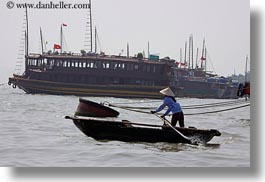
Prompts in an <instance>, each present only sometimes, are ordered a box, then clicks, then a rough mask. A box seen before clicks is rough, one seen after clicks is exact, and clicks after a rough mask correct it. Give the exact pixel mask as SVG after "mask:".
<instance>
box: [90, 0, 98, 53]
mask: <svg viewBox="0 0 265 182" xmlns="http://www.w3.org/2000/svg"><path fill="white" fill-rule="evenodd" d="M89 4H90V8H89V17H90V37H91V39H90V41H91V42H90V44H91V50H90V51H91V52H93V40H92V37H93V35H92V10H91V9H92V4H91V0H89ZM95 41H97V40H95Z"/></svg>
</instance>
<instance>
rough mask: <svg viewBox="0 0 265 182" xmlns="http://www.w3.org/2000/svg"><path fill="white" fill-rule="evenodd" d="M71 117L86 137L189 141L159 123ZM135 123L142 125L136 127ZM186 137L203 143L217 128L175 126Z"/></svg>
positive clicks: (146, 140) (174, 141)
mask: <svg viewBox="0 0 265 182" xmlns="http://www.w3.org/2000/svg"><path fill="white" fill-rule="evenodd" d="M66 119H72V120H73V122H74V124H75V125H76V126H77V127H78V128H79V129H80V130H81V131H82V132H83V133H84V134H85V135H87V136H88V137H92V138H94V139H96V140H116V141H124V142H149V143H157V142H168V143H190V141H189V140H186V139H185V138H183V137H182V136H180V135H179V134H178V133H177V132H175V131H174V130H172V129H171V128H163V129H162V127H161V126H159V125H145V124H137V123H130V122H128V121H126V122H117V121H109V120H107V119H105V120H100V119H93V118H80V117H66ZM137 125H142V127H138V126H137ZM177 130H179V131H180V132H181V133H182V134H184V135H185V136H187V137H196V138H199V139H200V140H201V141H203V142H204V143H207V142H209V141H210V140H211V139H212V138H213V137H214V136H220V135H221V133H220V132H219V131H217V130H199V129H194V128H177Z"/></svg>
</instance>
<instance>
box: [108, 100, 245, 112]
mask: <svg viewBox="0 0 265 182" xmlns="http://www.w3.org/2000/svg"><path fill="white" fill-rule="evenodd" d="M245 102H246V101H245V100H237V101H229V102H219V103H211V104H201V105H190V106H183V107H182V109H185V110H188V109H203V108H209V107H213V106H214V107H223V106H229V105H238V104H242V103H245ZM104 105H107V106H110V107H117V108H124V109H125V108H126V109H142V110H148V109H149V110H154V109H156V107H134V106H118V105H116V104H110V103H109V102H104Z"/></svg>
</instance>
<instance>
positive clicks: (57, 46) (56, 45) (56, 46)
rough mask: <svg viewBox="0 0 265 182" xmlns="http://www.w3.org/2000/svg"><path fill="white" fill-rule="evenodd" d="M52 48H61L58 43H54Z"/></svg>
mask: <svg viewBox="0 0 265 182" xmlns="http://www.w3.org/2000/svg"><path fill="white" fill-rule="evenodd" d="M53 48H54V49H61V46H60V45H58V44H54V46H53Z"/></svg>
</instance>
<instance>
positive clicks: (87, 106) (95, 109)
mask: <svg viewBox="0 0 265 182" xmlns="http://www.w3.org/2000/svg"><path fill="white" fill-rule="evenodd" d="M119 114H120V113H119V112H117V111H115V110H114V109H111V108H109V107H106V106H104V105H102V104H98V103H95V102H92V101H90V100H85V99H82V98H80V99H79V104H78V107H77V110H76V112H75V115H77V116H86V117H118V116H119Z"/></svg>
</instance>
